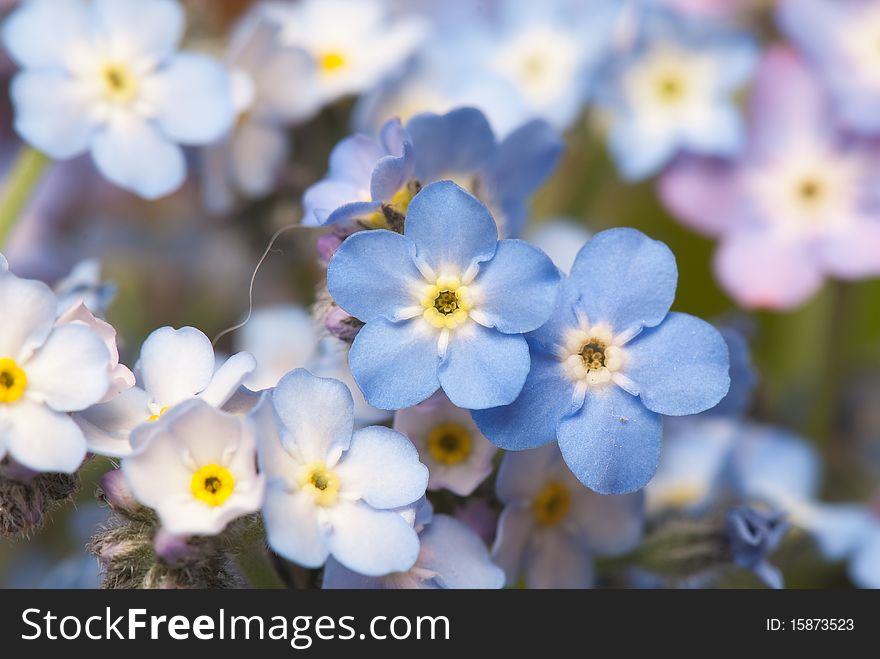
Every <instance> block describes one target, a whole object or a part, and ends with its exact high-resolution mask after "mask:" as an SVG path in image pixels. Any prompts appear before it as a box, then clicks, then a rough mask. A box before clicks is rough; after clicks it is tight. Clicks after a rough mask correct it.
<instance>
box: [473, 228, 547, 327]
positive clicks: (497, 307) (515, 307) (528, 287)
mask: <svg viewBox="0 0 880 659" xmlns="http://www.w3.org/2000/svg"><path fill="white" fill-rule="evenodd" d="M561 278H562V277H561V275H560V273H559V270H558V269H557V268H556V266H555V265H553V262H552V261H551V260H550V258H549V257H548V256H547V255H546V254H544V252H542V251H541V250H539V249H538V248H536V247H532V246H531V245H530V244H529V243H527V242H525V241H522V240H502V241H500V242H499V243H498V248H497V250H496V251H495V256H494V257H492V260H490V261H487V262H486V263H484V264H482V265H481V266H480V274H479V275H478V276H477V278H476V279H475V280H474V283H473V288H474V289H475V290H476V291H477V294H478V296H479V299H480V300H481V301H480V304H479V310H480V311H481V312H482V313H484V314H486V317H487V318H488V320H489V322H490V323H491V324H492V326H493V327H495V328H496V329H498V330H499V331H501V332H505V333H507V334H519V333H522V332H531V331H532V330H536V329H538V328H539V327H541V325H543V324H544V323H546V322H547V319H548V318H550V314H551V313H553V310H554V308H555V306H556V299H557V294H558V292H559V282H560V280H561Z"/></svg>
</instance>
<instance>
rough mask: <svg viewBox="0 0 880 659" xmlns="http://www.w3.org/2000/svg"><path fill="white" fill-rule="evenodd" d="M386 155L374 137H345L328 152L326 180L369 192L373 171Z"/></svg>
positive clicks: (357, 135)
mask: <svg viewBox="0 0 880 659" xmlns="http://www.w3.org/2000/svg"><path fill="white" fill-rule="evenodd" d="M387 155H388V153H387V152H386V151H385V149H383V148H382V145H381V144H379V142H378V141H377V140H376V138H374V137H370V136H368V135H361V134H359V133H358V134H356V135H352V136H350V137H346V138H345V139H344V140H342V141H341V142H339V144H337V145H336V146H335V147H333V151H331V152H330V172H329V174H328V178H329V179H331V180H338V181H345V182H348V183H351V184H352V185H354V186H356V187H357V188H359V189H361V190H363V191H369V188H370V177H371V176H372V174H373V169H374V168H375V167H376V163H377V162H379V159H380V158H383V157H385V156H387ZM353 200H354V199H350V200H349V201H353Z"/></svg>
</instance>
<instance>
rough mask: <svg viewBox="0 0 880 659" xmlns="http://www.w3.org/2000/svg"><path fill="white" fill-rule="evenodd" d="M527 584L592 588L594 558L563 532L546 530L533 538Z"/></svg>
mask: <svg viewBox="0 0 880 659" xmlns="http://www.w3.org/2000/svg"><path fill="white" fill-rule="evenodd" d="M526 583H527V584H528V587H529V588H589V587H590V586H591V585H592V584H593V560H592V558H590V555H589V554H587V553H586V552H585V551H584V550H583V549H581V548H580V547H579V546H578V545H576V544H575V543H574V542H572V541H571V540H570V539H569V538H568V537H567V536H566V535H565V534H563V533H562V532H561V531H558V530H556V529H553V530H542V531H541V533H539V534H537V535H536V536H534V537H533V538H532V542H531V546H530V553H529V555H528V556H527V558H526Z"/></svg>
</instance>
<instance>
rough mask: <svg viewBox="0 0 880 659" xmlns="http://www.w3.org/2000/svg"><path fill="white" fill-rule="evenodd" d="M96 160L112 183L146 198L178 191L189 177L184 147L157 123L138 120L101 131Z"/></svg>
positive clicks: (95, 148)
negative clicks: (187, 175)
mask: <svg viewBox="0 0 880 659" xmlns="http://www.w3.org/2000/svg"><path fill="white" fill-rule="evenodd" d="M92 159H93V160H94V161H95V165H96V166H97V168H98V170H99V171H100V172H101V174H103V175H104V176H105V177H106V178H107V179H108V180H110V181H111V182H113V183H115V184H116V185H118V186H120V187H123V188H125V189H127V190H131V191H132V192H135V193H137V194H139V195H140V196H141V197H143V198H145V199H157V198H159V197H162V196H164V195H166V194H169V193H171V192H174V191H175V190H176V189H177V188H179V187H180V186H181V184H183V179H184V178H185V177H186V162H185V161H184V158H183V151H182V150H181V148H180V147H179V146H178V145H177V144H174V143H173V142H170V141H169V140H168V138H166V137H165V136H164V135H162V134H161V133H160V132H159V130H158V129H157V128H156V127H155V126H154V125H153V124H151V123H145V122H141V121H140V120H138V119H133V120H131V121H126V122H124V123H116V124H111V125H109V126H107V127H105V128H104V130H102V131H101V132H99V133H98V134H97V135H96V136H95V139H94V141H93V142H92Z"/></svg>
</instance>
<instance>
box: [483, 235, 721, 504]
mask: <svg viewBox="0 0 880 659" xmlns="http://www.w3.org/2000/svg"><path fill="white" fill-rule="evenodd" d="M677 278H678V271H677V267H676V264H675V257H674V256H673V255H672V252H670V251H669V248H668V247H666V245H664V244H663V243H661V242H659V241H655V240H651V239H650V238H648V237H647V236H645V235H644V234H642V233H640V232H639V231H636V230H634V229H625V228H621V229H610V230H608V231H603V232H601V233H598V234H596V235H595V236H594V237H593V238H592V239H591V240H590V241H589V242H588V243H587V244H586V245H585V246H584V248H583V249H582V250H581V252H580V254H579V255H578V257H577V259H576V260H575V263H574V266H573V267H572V272H571V276H570V277H569V278H568V279H567V280H565V281H564V282H563V286H562V292H561V294H560V296H559V303H558V304H557V307H556V309H555V311H554V313H553V316H552V317H551V318H550V320H549V321H548V322H547V324H546V325H544V326H543V327H542V328H541V329H539V330H537V331H535V332H532V333H530V334H529V335H528V337H527V338H528V342H529V348H530V351H531V359H532V367H531V371H530V372H529V376H528V378H527V380H526V383H525V385H524V387H523V390H522V393H521V394H520V396H519V398H517V400H516V401H515V402H514V403H513V404H512V405H507V406H505V407H497V408H495V409H490V410H482V411H476V412H474V419H475V420H476V422H477V425H478V426H479V427H480V429H481V430H482V431H483V434H485V435H486V437H488V438H489V439H490V440H492V441H493V442H495V443H496V444H497V445H499V446H500V447H502V448H507V449H512V450H520V449H526V448H534V447H536V446H540V445H542V444H546V443H548V442H552V441H553V440H555V439H558V441H559V447H560V449H561V451H562V455H563V457H564V458H565V461H566V463H567V464H568V466H569V467H570V468H571V469H572V471H573V472H574V473H575V474H576V475H577V477H578V478H579V479H580V481H581V482H582V483H584V484H585V485H586V486H587V487H589V488H591V489H593V490H596V491H597V492H601V493H603V494H623V493H626V492H633V491H635V490H638V489H639V488H641V487H644V485H645V484H646V483H647V482H648V481H649V480H650V479H651V477H652V476H653V474H654V472H655V471H656V469H657V464H658V462H659V460H660V444H661V438H662V429H661V415H667V416H683V415H688V414H696V413H698V412H702V411H703V410H706V409H708V408H710V407H712V406H714V405H716V404H717V403H718V402H719V401H720V400H721V399H722V398H723V397H724V395H725V394H726V393H727V391H728V387H729V383H730V379H729V376H728V366H729V364H728V354H727V346H726V345H725V342H724V340H723V338H722V337H721V335H720V334H719V333H718V331H717V330H716V329H715V328H714V327H712V326H711V325H709V324H708V323H706V322H705V321H702V320H700V319H699V318H695V317H693V316H689V315H687V314H683V313H674V312H673V313H670V312H669V307H670V306H671V304H672V300H673V298H674V297H675V287H676V282H677Z"/></svg>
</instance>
